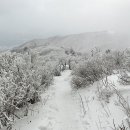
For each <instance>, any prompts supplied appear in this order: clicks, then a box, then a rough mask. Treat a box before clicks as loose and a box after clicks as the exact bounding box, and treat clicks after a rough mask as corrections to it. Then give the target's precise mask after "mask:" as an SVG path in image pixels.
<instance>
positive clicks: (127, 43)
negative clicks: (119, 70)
mask: <svg viewBox="0 0 130 130" xmlns="http://www.w3.org/2000/svg"><path fill="white" fill-rule="evenodd" d="M25 47H28V48H30V49H36V48H39V47H40V48H45V47H52V48H53V47H63V48H73V49H75V50H76V51H79V52H86V51H89V50H91V49H93V48H94V47H98V48H100V49H102V50H104V49H118V50H122V49H126V48H128V47H130V38H129V37H127V36H125V35H120V34H116V33H111V32H110V31H101V32H86V33H80V34H71V35H66V36H55V37H50V38H47V39H34V40H31V41H28V42H26V43H24V44H22V45H21V46H19V47H16V48H14V49H13V51H19V50H22V49H23V48H25Z"/></svg>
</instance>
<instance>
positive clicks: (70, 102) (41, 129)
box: [13, 70, 84, 130]
mask: <svg viewBox="0 0 130 130" xmlns="http://www.w3.org/2000/svg"><path fill="white" fill-rule="evenodd" d="M70 73H71V71H69V70H66V71H65V72H63V73H62V76H59V77H55V79H54V85H52V86H50V90H49V91H48V95H49V99H48V102H47V103H46V105H43V104H42V105H41V104H40V105H36V108H34V109H40V110H39V112H38V113H37V114H33V116H32V115H31V116H30V117H29V116H28V117H27V118H26V119H21V120H18V121H17V122H16V123H15V126H14V128H13V130H84V129H83V127H82V123H81V121H80V105H79V104H78V103H77V101H75V99H74V96H73V94H72V90H71V85H70V80H71V76H70ZM43 95H44V94H43ZM42 98H43V100H44V97H42Z"/></svg>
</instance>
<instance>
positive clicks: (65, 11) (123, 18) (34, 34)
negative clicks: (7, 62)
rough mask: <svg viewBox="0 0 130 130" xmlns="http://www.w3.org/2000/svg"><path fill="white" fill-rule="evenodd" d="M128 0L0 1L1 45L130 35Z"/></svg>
mask: <svg viewBox="0 0 130 130" xmlns="http://www.w3.org/2000/svg"><path fill="white" fill-rule="evenodd" d="M129 28H130V0H0V46H7V45H8V46H12V45H18V44H20V43H23V42H25V41H27V40H31V39H35V38H46V37H49V36H54V35H66V34H73V33H81V32H89V31H91V32H92V31H102V30H111V31H115V32H130V31H129Z"/></svg>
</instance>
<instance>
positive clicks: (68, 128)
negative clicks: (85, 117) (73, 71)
mask: <svg viewBox="0 0 130 130" xmlns="http://www.w3.org/2000/svg"><path fill="white" fill-rule="evenodd" d="M69 75H70V73H68V72H67V71H66V72H64V73H63V76H62V77H60V78H56V96H55V101H56V105H57V108H58V110H59V113H57V114H58V115H57V120H58V122H59V123H58V124H57V125H56V128H55V130H82V125H81V123H80V118H79V112H80V108H79V106H78V104H76V102H75V101H74V98H73V97H72V91H71V86H70V76H69Z"/></svg>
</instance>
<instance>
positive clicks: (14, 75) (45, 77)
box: [0, 53, 53, 127]
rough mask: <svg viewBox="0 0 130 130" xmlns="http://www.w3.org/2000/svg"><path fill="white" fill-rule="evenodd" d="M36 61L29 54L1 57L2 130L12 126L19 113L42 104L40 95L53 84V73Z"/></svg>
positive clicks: (0, 119)
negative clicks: (29, 106)
mask: <svg viewBox="0 0 130 130" xmlns="http://www.w3.org/2000/svg"><path fill="white" fill-rule="evenodd" d="M35 60H36V56H35V55H33V56H32V55H29V54H24V55H23V54H15V53H5V54H2V55H0V117H1V118H0V124H1V127H2V126H7V125H8V124H9V122H10V120H11V119H12V117H13V116H15V111H16V110H20V109H21V108H22V107H28V105H29V103H31V104H34V103H36V102H37V101H39V100H40V94H41V92H42V91H43V90H45V88H46V87H48V86H49V85H50V84H51V82H52V79H53V74H52V72H51V71H50V70H49V69H47V67H46V66H38V65H37V64H36V62H35ZM34 62H35V63H34ZM45 70H46V71H45Z"/></svg>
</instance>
